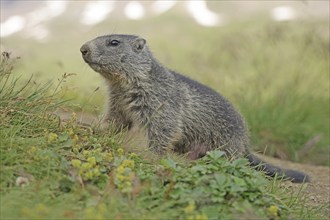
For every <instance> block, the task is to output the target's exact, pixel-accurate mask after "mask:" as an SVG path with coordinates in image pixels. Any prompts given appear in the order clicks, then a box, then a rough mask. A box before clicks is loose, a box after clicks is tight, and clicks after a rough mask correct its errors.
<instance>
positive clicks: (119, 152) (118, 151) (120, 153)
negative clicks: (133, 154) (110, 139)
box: [117, 148, 124, 156]
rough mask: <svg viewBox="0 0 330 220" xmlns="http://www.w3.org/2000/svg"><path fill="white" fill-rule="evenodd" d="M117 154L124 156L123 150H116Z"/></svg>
mask: <svg viewBox="0 0 330 220" xmlns="http://www.w3.org/2000/svg"><path fill="white" fill-rule="evenodd" d="M117 153H118V155H119V156H122V155H123V154H124V149H123V148H118V149H117Z"/></svg>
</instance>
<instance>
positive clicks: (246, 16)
mask: <svg viewBox="0 0 330 220" xmlns="http://www.w3.org/2000/svg"><path fill="white" fill-rule="evenodd" d="M54 2H56V1H54ZM48 3H51V2H48ZM48 3H47V4H48ZM89 3H92V2H91V1H67V2H66V4H65V11H64V12H63V13H61V14H58V15H56V16H54V18H53V19H41V20H40V19H39V20H40V21H38V19H36V17H37V15H38V13H39V14H40V12H36V11H35V10H37V9H38V8H41V9H42V8H43V9H42V10H44V11H45V7H46V6H47V4H46V3H45V2H41V1H27V2H24V1H12V2H11V3H10V2H9V1H1V32H2V33H4V31H5V29H4V28H5V27H6V26H5V24H6V23H5V22H6V21H8V20H9V19H10V18H11V16H14V15H19V16H21V18H24V19H26V20H25V26H24V28H23V29H22V30H20V31H17V32H16V33H13V34H11V35H8V36H4V34H3V35H2V37H1V52H3V51H8V52H11V56H13V57H16V56H20V57H21V59H20V60H19V62H18V63H17V68H16V74H17V76H21V77H22V79H23V80H27V79H28V78H29V77H30V76H31V74H33V76H34V81H36V82H38V83H40V82H46V81H49V80H53V81H54V85H56V81H57V80H58V79H60V78H61V76H62V75H63V74H64V73H74V74H75V75H72V76H71V77H69V78H68V79H67V80H66V83H65V84H64V85H63V88H62V89H63V99H69V100H70V101H69V102H70V105H71V106H72V108H74V109H75V110H77V111H84V112H92V113H96V114H98V113H100V112H101V111H102V108H103V106H104V104H103V99H104V95H105V89H104V87H105V86H104V83H103V82H102V78H101V76H99V74H97V73H95V72H93V71H92V70H91V69H90V68H89V67H88V66H87V65H86V64H85V63H84V62H83V60H82V58H81V55H80V51H79V48H80V46H81V45H82V44H83V43H84V42H86V41H88V40H90V39H92V38H95V37H96V36H98V35H104V34H111V33H123V34H135V35H139V36H141V37H144V38H145V39H147V42H148V44H149V47H150V48H151V50H152V51H153V53H154V55H155V57H156V58H157V59H158V60H159V61H160V62H161V63H162V64H164V65H165V66H167V67H168V68H170V69H173V70H176V71H178V72H181V73H182V74H184V75H186V76H189V77H191V78H192V79H195V80H197V81H199V82H201V83H203V84H206V85H208V86H210V87H211V88H213V89H214V90H216V91H218V92H220V93H221V94H223V95H224V96H226V97H227V98H228V99H229V100H230V101H232V102H233V103H234V105H235V106H236V107H237V108H238V109H239V111H240V112H241V113H242V115H243V116H244V117H245V118H246V120H247V123H248V125H249V129H250V132H251V148H252V149H253V150H255V151H257V152H261V153H266V154H269V155H272V156H276V157H279V158H282V159H287V160H293V161H299V162H301V163H310V164H317V165H327V166H329V165H330V159H329V154H330V150H329V120H330V119H329V114H330V113H329V46H330V43H329V2H328V1H245V2H244V1H212V2H207V3H206V6H207V8H208V9H209V10H210V11H212V12H213V13H215V14H216V15H217V16H218V21H219V22H218V24H217V25H214V26H213V25H211V26H203V25H200V24H198V22H197V21H196V20H194V16H193V15H192V11H193V10H192V9H190V10H189V5H188V3H189V2H181V1H180V2H177V3H176V4H174V5H173V6H172V8H170V9H169V10H168V11H166V12H163V13H158V14H156V13H154V12H152V7H153V4H154V2H152V1H146V2H135V3H137V4H139V5H140V6H141V7H142V8H143V10H142V11H143V12H144V14H143V16H142V17H141V18H139V19H128V18H127V16H126V17H125V11H127V7H128V5H129V4H131V2H125V1H120V2H113V3H111V7H112V8H111V10H110V12H109V13H108V15H107V17H106V18H105V19H104V20H103V21H102V22H99V23H97V24H95V25H93V26H92V25H83V24H82V23H81V20H80V19H81V18H82V12H83V11H84V10H85V8H86V6H87V5H88V4H89ZM45 5H46V6H45ZM135 6H136V5H135ZM54 7H55V6H54ZM57 7H59V6H57ZM109 7H110V6H109ZM132 8H133V9H132V10H133V12H134V10H135V12H136V11H139V10H141V8H140V9H138V8H139V7H137V6H136V7H135V8H134V7H132ZM41 9H40V10H39V11H42V10H41ZM276 9H277V11H279V10H282V12H283V13H284V14H283V13H282V15H283V16H284V19H283V17H282V18H281V17H276V15H274V13H275V12H276ZM54 10H55V9H54ZM283 10H284V11H283ZM197 11H198V10H197ZM200 11H203V8H200ZM285 13H286V14H285ZM290 13H291V14H290ZM41 14H42V13H41ZM285 15H286V16H287V17H285ZM201 16H206V17H207V15H201ZM44 17H47V14H46V16H44ZM33 19H35V20H33ZM36 21H38V22H39V23H38V22H36ZM23 23H24V22H23ZM7 24H8V23H7ZM45 30H46V31H45ZM31 31H32V32H31ZM38 33H39V34H40V33H44V37H42V36H41V37H40V36H38V35H37V34H38ZM45 36H46V37H45ZM97 88H100V89H97Z"/></svg>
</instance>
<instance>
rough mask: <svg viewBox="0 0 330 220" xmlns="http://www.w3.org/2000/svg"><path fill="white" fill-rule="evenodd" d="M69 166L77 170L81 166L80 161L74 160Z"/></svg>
mask: <svg viewBox="0 0 330 220" xmlns="http://www.w3.org/2000/svg"><path fill="white" fill-rule="evenodd" d="M71 164H72V166H73V167H75V168H79V167H80V166H81V161H80V160H76V159H74V160H72V161H71Z"/></svg>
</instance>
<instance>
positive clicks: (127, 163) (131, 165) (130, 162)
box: [122, 159, 134, 169]
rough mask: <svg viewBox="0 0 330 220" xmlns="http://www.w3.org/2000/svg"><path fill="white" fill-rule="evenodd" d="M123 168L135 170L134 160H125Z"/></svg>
mask: <svg viewBox="0 0 330 220" xmlns="http://www.w3.org/2000/svg"><path fill="white" fill-rule="evenodd" d="M122 166H124V167H129V168H131V169H134V160H127V159H125V160H124V161H123V162H122Z"/></svg>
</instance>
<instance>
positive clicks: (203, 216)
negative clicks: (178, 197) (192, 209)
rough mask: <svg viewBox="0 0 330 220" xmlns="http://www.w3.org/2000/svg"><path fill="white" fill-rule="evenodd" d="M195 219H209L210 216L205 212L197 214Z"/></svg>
mask: <svg viewBox="0 0 330 220" xmlns="http://www.w3.org/2000/svg"><path fill="white" fill-rule="evenodd" d="M195 219H196V220H207V219H208V218H207V215H205V214H197V215H196V216H195Z"/></svg>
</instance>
